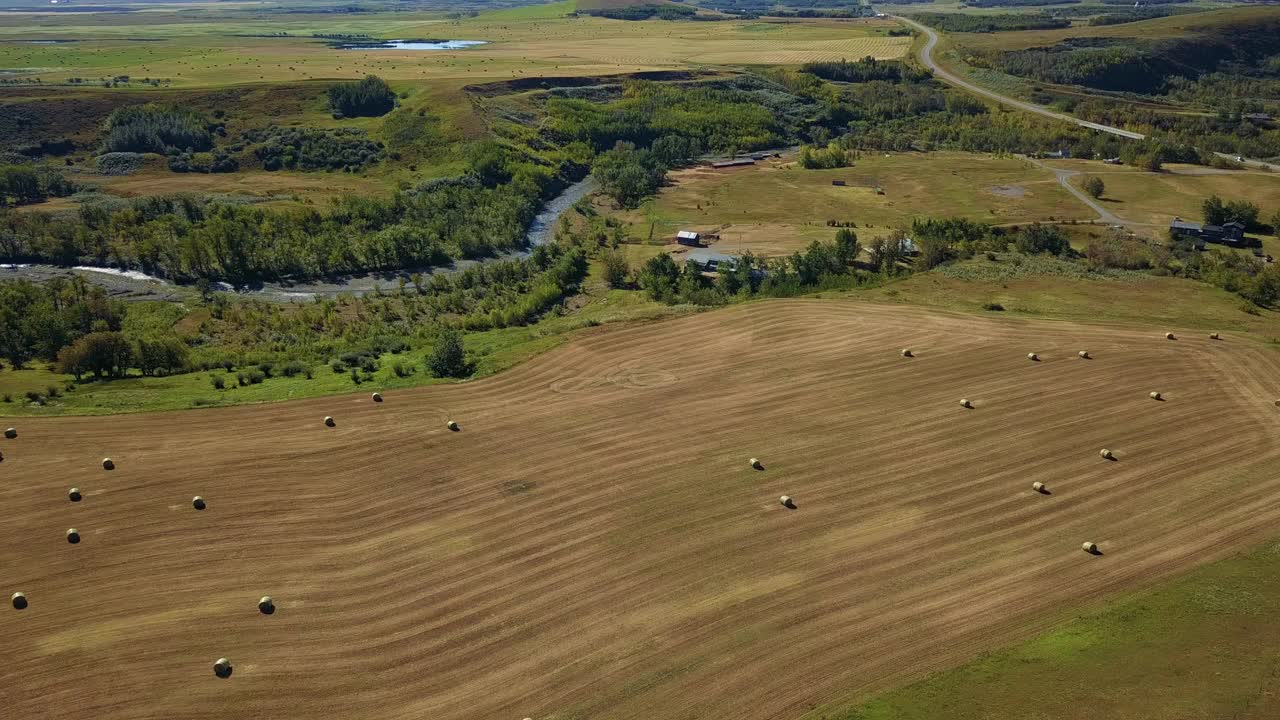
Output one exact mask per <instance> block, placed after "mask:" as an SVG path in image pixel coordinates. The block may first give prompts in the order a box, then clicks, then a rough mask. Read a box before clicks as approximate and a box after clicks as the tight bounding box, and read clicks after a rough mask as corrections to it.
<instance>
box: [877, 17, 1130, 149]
mask: <svg viewBox="0 0 1280 720" xmlns="http://www.w3.org/2000/svg"><path fill="white" fill-rule="evenodd" d="M891 17H892V18H893V19H894V20H897V21H899V22H903V23H906V24H907V25H910V26H911V27H913V28H915V29H916V30H919V31H920V32H922V33H924V34H925V36H926V37H927V38H928V40H927V41H926V42H925V44H924V47H922V48H920V60H921V61H922V62H923V63H924V64H925V67H927V68H929V69H930V70H932V71H933V74H934V75H936V76H937V77H939V78H941V79H942V80H943V81H945V82H948V83H951V84H952V85H955V86H957V87H960V88H963V89H965V90H968V91H969V92H971V93H974V94H975V95H981V96H983V97H985V98H990V99H991V100H995V101H996V102H998V103H1001V104H1003V105H1008V106H1009V107H1014V108H1017V109H1019V110H1025V111H1026V112H1032V113H1036V114H1037V115H1043V116H1045V117H1048V118H1053V119H1054V120H1062V121H1064V122H1069V123H1072V124H1074V125H1079V126H1080V127H1085V128H1089V129H1090V130H1098V131H1100V132H1104V133H1110V134H1112V135H1118V136H1120V137H1122V138H1128V139H1130V140H1142V139H1143V138H1145V137H1146V135H1143V134H1142V133H1136V132H1133V131H1132V130H1125V129H1123V128H1118V127H1112V126H1110V125H1103V124H1102V123H1096V122H1089V121H1088V120H1081V119H1080V118H1077V117H1072V116H1071V115H1066V114H1064V113H1060V112H1054V111H1053V110H1050V109H1048V108H1046V107H1044V106H1042V105H1036V104H1035V103H1029V102H1024V101H1022V100H1015V99H1013V98H1011V97H1008V96H1006V95H1001V94H1000V93H997V92H995V91H993V90H988V89H987V88H984V87H982V86H980V85H975V84H973V83H971V82H969V81H967V80H964V79H963V78H960V77H958V76H957V75H955V74H953V73H950V72H947V71H946V70H943V69H942V68H941V67H939V66H938V64H937V63H936V62H934V61H933V48H934V46H935V45H937V44H938V33H936V32H934V30H933V28H930V27H928V26H925V25H922V24H920V23H918V22H916V21H915V20H909V19H907V18H904V17H901V16H899V15H893V16H891Z"/></svg>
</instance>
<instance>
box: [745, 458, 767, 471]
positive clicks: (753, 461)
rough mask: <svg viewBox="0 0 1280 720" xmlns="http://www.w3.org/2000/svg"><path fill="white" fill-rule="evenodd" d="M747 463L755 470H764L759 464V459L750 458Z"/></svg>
mask: <svg viewBox="0 0 1280 720" xmlns="http://www.w3.org/2000/svg"><path fill="white" fill-rule="evenodd" d="M748 462H750V463H751V467H753V468H755V469H756V470H763V469H764V466H763V465H761V464H760V458H751V460H749V461H748Z"/></svg>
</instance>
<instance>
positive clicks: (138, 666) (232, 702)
mask: <svg viewBox="0 0 1280 720" xmlns="http://www.w3.org/2000/svg"><path fill="white" fill-rule="evenodd" d="M1164 330H1165V328H1148V329H1141V330H1136V329H1123V328H1106V327H1098V326H1085V325H1078V324H1072V323H1067V322H1052V323H1050V322H1043V321H1031V320H1024V319H1007V318H990V319H988V318H975V317H971V316H963V315H953V314H948V313H939V312H932V311H927V310H920V309H912V308H905V307H893V306H885V305H873V304H859V303H843V302H829V301H813V300H798V301H772V302H761V303H751V304H745V305H740V306H736V307H733V308H729V309H726V310H723V311H719V312H715V313H706V314H700V315H696V316H692V317H686V318H680V319H676V320H672V321H670V322H665V323H661V324H651V325H646V326H640V327H631V328H625V329H620V330H617V329H603V330H599V331H596V332H593V333H589V334H588V335H586V336H585V337H582V338H579V339H577V340H575V341H574V342H572V343H570V344H568V345H566V346H564V347H561V348H558V349H557V350H554V351H552V352H550V353H547V354H545V355H543V356H541V357H540V358H537V359H535V360H533V361H530V362H528V363H525V364H523V365H521V366H520V367H518V368H516V369H515V370H513V371H511V372H509V373H506V374H503V375H500V376H497V377H494V378H490V379H487V380H483V381H478V382H472V383H464V384H458V385H449V386H436V387H431V388H421V389H414V390H403V391H395V392H388V393H385V395H386V402H384V403H380V404H377V403H373V402H371V401H370V400H369V397H368V394H367V393H362V394H359V395H351V396H342V397H330V398H323V399H313V400H305V401H299V402H294V403H284V404H273V405H263V406H255V407H240V408H229V409H217V410H202V411H191V412H185V413H160V414H150V415H148V414H140V415H130V416H121V417H119V418H115V419H113V420H112V421H111V422H110V423H103V422H102V421H101V420H100V419H92V418H63V419H34V418H33V419H23V420H21V421H20V422H14V423H12V424H14V425H15V426H16V427H17V429H18V431H19V435H18V437H17V438H16V439H12V440H0V448H3V451H4V466H3V472H4V473H5V475H6V477H7V478H9V479H10V481H9V482H6V483H4V484H3V486H0V499H2V500H3V502H0V508H3V510H0V512H3V513H4V515H5V521H6V522H5V524H4V525H3V528H4V529H3V530H0V562H2V563H3V565H4V567H6V568H9V569H10V570H9V572H7V573H6V576H5V579H4V581H3V582H4V583H5V586H4V587H3V588H0V591H3V592H4V593H6V594H8V593H12V592H14V591H18V590H21V591H22V592H25V593H26V595H27V597H28V598H29V600H30V606H29V607H28V608H27V609H25V610H22V611H20V612H19V611H15V610H11V609H8V608H6V609H5V611H4V612H0V636H3V637H5V638H10V639H11V641H9V642H6V643H5V644H4V645H3V649H0V703H2V704H3V705H4V706H5V707H8V708H12V709H13V710H14V711H15V713H16V714H17V715H19V716H30V717H62V716H69V715H70V714H71V713H72V712H74V713H75V714H76V715H83V714H90V715H93V716H94V717H101V718H117V717H119V718H124V717H137V716H138V715H146V716H155V717H184V718H203V717H209V718H212V717H254V716H269V717H276V718H290V717H314V716H316V715H317V714H334V713H336V714H339V715H341V716H342V717H346V718H366V717H367V718H386V717H421V716H430V717H433V718H446V719H447V718H473V717H504V716H513V717H538V718H552V719H557V720H566V719H567V718H575V717H592V718H633V717H634V718H640V717H646V718H648V717H663V718H677V719H678V718H704V717H711V716H717V717H722V716H724V717H730V716H731V717H742V718H769V717H794V716H798V715H800V714H802V713H804V712H806V711H808V710H811V709H814V708H817V707H820V706H822V705H824V704H827V703H831V702H835V701H838V700H841V699H844V698H848V697H851V696H855V695H862V694H866V693H871V692H874V691H878V690H883V689H887V688H888V687H890V686H892V685H895V684H898V683H900V682H902V681H904V680H910V679H913V678H915V677H919V676H920V675H922V674H924V673H927V672H930V671H934V670H938V669H941V668H943V667H946V666H950V665H953V664H955V663H957V662H960V661H963V660H966V659H968V658H971V657H973V656H974V655H976V654H978V653H980V652H983V651H987V650H992V649H995V648H997V647H1000V646H1001V645H1003V644H1005V643H1007V642H1009V641H1011V640H1014V639H1017V638H1022V637H1026V636H1028V635H1030V634H1033V633H1035V632H1037V631H1040V630H1044V629H1047V628H1048V627H1050V626H1051V625H1054V624H1056V623H1057V622H1058V621H1060V620H1062V619H1064V618H1066V617H1068V616H1070V615H1071V614H1073V613H1074V612H1075V611H1076V610H1077V609H1078V608H1081V607H1084V606H1087V605H1088V604H1090V603H1091V602H1093V601H1095V600H1099V599H1101V598H1103V597H1104V596H1107V595H1109V594H1111V593H1115V592H1117V591H1120V590H1125V589H1131V588H1135V587H1140V586H1143V585H1146V584H1148V583H1151V582H1153V581H1154V580H1156V579H1158V578H1163V577H1168V576H1171V575H1173V574H1175V573H1178V572H1180V571H1184V570H1187V569H1189V568H1191V567H1193V566H1195V565H1198V564H1201V563H1206V562H1208V561H1210V560H1215V559H1220V558H1223V557H1225V556H1227V555H1229V554H1231V553H1233V552H1236V551H1238V550H1240V549H1243V548H1246V547H1249V546H1252V545H1253V544H1255V543H1257V542H1259V541H1261V540H1263V539H1265V538H1267V537H1268V533H1271V532H1273V528H1274V526H1275V523H1276V522H1277V520H1280V503H1277V502H1276V500H1277V497H1280V478H1277V477H1276V476H1275V473H1274V467H1275V465H1276V462H1277V460H1278V459H1280V440H1277V439H1276V438H1277V433H1276V425H1277V423H1280V409H1277V408H1276V407H1275V406H1274V405H1273V404H1272V401H1273V400H1274V398H1275V397H1276V396H1277V395H1280V388H1277V386H1276V381H1275V377H1276V376H1277V370H1280V356H1277V355H1276V354H1275V353H1274V352H1272V351H1270V350H1267V349H1264V348H1263V347H1262V346H1260V345H1257V344H1255V343H1253V342H1251V341H1249V340H1244V339H1241V338H1238V337H1233V336H1232V335H1231V334H1230V333H1227V334H1226V335H1224V339H1223V340H1222V341H1218V342H1214V341H1210V340H1208V339H1206V338H1205V337H1204V335H1202V334H1186V335H1183V336H1182V337H1181V338H1180V339H1178V340H1177V341H1169V340H1165V339H1164V338H1163V336H1162V333H1163V331H1164ZM904 346H905V347H911V348H913V349H914V350H915V354H916V357H914V358H903V357H901V356H899V354H898V350H899V348H901V347H904ZM1083 348H1087V349H1089V350H1090V351H1091V353H1092V354H1093V357H1094V359H1092V360H1081V359H1079V358H1077V357H1076V355H1075V353H1076V351H1077V350H1080V349H1083ZM1031 350H1034V351H1036V352H1039V353H1040V354H1041V358H1042V361H1041V362H1030V361H1028V360H1027V359H1026V357H1025V355H1026V353H1027V352H1029V351H1031ZM1153 389H1158V390H1160V391H1161V392H1163V393H1164V396H1165V398H1166V400H1165V401H1164V402H1156V401H1152V400H1150V399H1149V398H1148V397H1147V393H1148V392H1149V391H1151V390H1153ZM961 397H968V398H970V399H972V400H973V401H974V404H975V408H974V409H972V410H966V409H963V408H961V407H960V406H959V404H958V400H959V398H961ZM326 415H332V416H334V417H335V419H336V427H333V428H326V427H325V426H324V425H323V424H322V423H321V419H322V418H323V417H324V416H326ZM447 419H454V420H457V421H458V422H459V423H460V425H461V429H460V432H456V433H451V432H449V431H447V430H446V429H445V427H444V423H445V421H446V420H447ZM1205 428H1214V430H1215V431H1214V432H1212V433H1207V432H1205V431H1204V429H1205ZM1101 447H1108V448H1110V449H1112V450H1114V451H1115V454H1116V458H1117V459H1116V461H1114V462H1108V461H1106V460H1103V459H1101V458H1100V457H1099V454H1098V449H1099V448H1101ZM104 456H110V457H112V458H113V459H114V461H115V463H116V469H115V470H113V471H111V472H106V471H104V470H102V469H101V467H100V465H99V461H100V458H102V457H104ZM752 456H754V457H758V458H760V459H761V461H762V463H763V467H764V469H763V470H761V471H756V470H752V469H751V468H749V467H748V465H747V458H749V457H752ZM1033 481H1042V482H1045V483H1047V485H1048V488H1049V490H1050V491H1051V493H1052V494H1048V495H1039V494H1036V493H1034V492H1033V491H1032V490H1031V487H1030V486H1031V483H1032V482H1033ZM70 486H76V487H78V488H80V489H81V491H82V492H83V494H84V500H83V501H82V502H80V503H76V504H73V503H70V502H67V500H66V499H65V498H66V491H67V488H68V487H70ZM784 494H785V495H790V496H792V497H793V498H795V501H796V505H797V507H796V509H794V510H788V509H786V508H784V507H782V506H781V505H780V504H779V503H778V497H779V496H780V495H784ZM193 495H201V496H203V497H204V498H205V500H206V501H207V502H208V507H207V509H206V510H204V511H196V510H194V509H192V507H191V505H190V498H191V497H192V496H193ZM68 527H76V528H77V529H78V530H79V532H80V534H81V536H82V537H83V540H82V542H81V543H80V544H78V545H75V546H71V545H68V544H67V543H66V541H65V540H64V539H63V533H64V532H65V530H66V528H68ZM1085 540H1090V541H1094V542H1097V543H1098V544H1099V546H1100V549H1101V554H1100V555H1096V556H1090V555H1087V554H1085V553H1083V552H1081V551H1080V544H1081V542H1082V541H1085ZM262 595H270V596H272V597H273V598H274V600H275V604H276V607H277V608H278V609H277V611H276V612H275V614H274V615H271V616H265V615H262V614H260V613H259V612H258V609H257V607H256V602H257V599H258V598H259V597H260V596H262ZM6 596H7V595H6ZM219 657H227V658H230V659H231V661H232V663H233V668H234V673H233V675H232V676H231V677H230V678H226V679H219V678H217V677H215V676H214V674H213V672H212V664H213V661H214V660H215V659H217V658H219ZM118 698H129V702H128V704H127V706H126V705H125V704H124V703H121V702H119V700H118ZM73 709H74V710H73ZM51 711H53V713H54V714H53V715H51V714H50V712H51Z"/></svg>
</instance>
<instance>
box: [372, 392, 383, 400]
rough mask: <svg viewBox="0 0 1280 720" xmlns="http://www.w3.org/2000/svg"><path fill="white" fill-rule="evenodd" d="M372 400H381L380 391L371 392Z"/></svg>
mask: <svg viewBox="0 0 1280 720" xmlns="http://www.w3.org/2000/svg"><path fill="white" fill-rule="evenodd" d="M373 401H374V402H382V393H374V394H373Z"/></svg>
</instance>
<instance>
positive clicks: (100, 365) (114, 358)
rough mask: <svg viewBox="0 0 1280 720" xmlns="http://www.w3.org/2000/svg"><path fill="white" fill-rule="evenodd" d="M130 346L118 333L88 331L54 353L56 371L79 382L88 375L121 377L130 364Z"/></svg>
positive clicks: (131, 353)
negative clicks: (56, 356) (56, 360)
mask: <svg viewBox="0 0 1280 720" xmlns="http://www.w3.org/2000/svg"><path fill="white" fill-rule="evenodd" d="M133 361H134V356H133V346H132V345H131V344H130V343H129V341H128V340H127V339H125V337H124V335H123V334H121V333H118V332H110V331H108V332H92V333H89V334H88V335H85V336H84V337H82V338H80V339H79V340H76V341H75V342H74V343H71V344H70V345H68V346H67V347H65V348H63V349H62V351H61V352H59V353H58V362H57V370H58V372H60V373H64V374H67V375H74V376H75V377H76V380H79V379H80V378H81V377H82V376H83V375H84V374H85V373H87V372H91V373H93V376H94V377H96V378H104V377H110V378H119V377H124V374H125V371H126V370H128V368H129V366H130V365H132V364H133Z"/></svg>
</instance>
